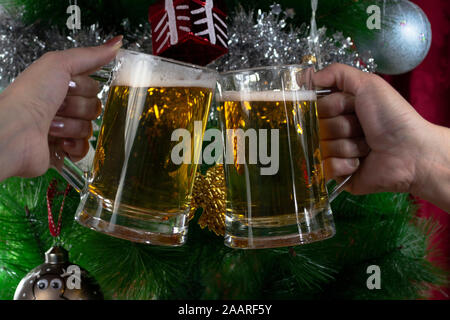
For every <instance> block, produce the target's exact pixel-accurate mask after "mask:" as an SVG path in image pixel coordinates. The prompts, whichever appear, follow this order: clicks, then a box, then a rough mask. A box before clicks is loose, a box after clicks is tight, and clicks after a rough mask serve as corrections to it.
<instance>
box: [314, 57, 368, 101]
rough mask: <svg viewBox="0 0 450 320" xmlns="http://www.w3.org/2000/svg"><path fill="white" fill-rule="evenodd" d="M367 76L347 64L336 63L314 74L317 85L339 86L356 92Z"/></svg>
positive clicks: (350, 91)
mask: <svg viewBox="0 0 450 320" xmlns="http://www.w3.org/2000/svg"><path fill="white" fill-rule="evenodd" d="M366 76H367V74H366V73H364V72H363V71H361V70H359V69H356V68H354V67H350V66H348V65H345V64H340V63H335V64H332V65H330V66H328V67H326V68H325V69H323V70H320V71H319V72H316V73H315V74H314V75H313V83H314V85H315V86H316V87H325V88H330V87H337V88H338V89H339V90H341V91H344V92H346V93H350V94H356V93H357V92H358V88H359V86H360V84H361V82H362V81H363V80H364V79H365V77H366Z"/></svg>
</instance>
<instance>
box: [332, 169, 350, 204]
mask: <svg viewBox="0 0 450 320" xmlns="http://www.w3.org/2000/svg"><path fill="white" fill-rule="evenodd" d="M351 177H352V176H351V175H349V176H348V177H347V178H345V179H344V181H342V182H341V183H339V184H338V185H336V187H335V188H334V189H333V191H331V192H330V194H329V195H328V200H329V201H330V202H332V201H333V200H334V199H336V198H337V196H338V195H339V194H340V193H341V192H342V191H344V187H345V185H346V184H347V182H348V181H349V180H350V178H351Z"/></svg>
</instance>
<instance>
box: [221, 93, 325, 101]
mask: <svg viewBox="0 0 450 320" xmlns="http://www.w3.org/2000/svg"><path fill="white" fill-rule="evenodd" d="M220 100H221V101H314V100H317V95H316V92H315V91H314V90H296V91H253V92H245V91H224V92H222V95H221V98H220Z"/></svg>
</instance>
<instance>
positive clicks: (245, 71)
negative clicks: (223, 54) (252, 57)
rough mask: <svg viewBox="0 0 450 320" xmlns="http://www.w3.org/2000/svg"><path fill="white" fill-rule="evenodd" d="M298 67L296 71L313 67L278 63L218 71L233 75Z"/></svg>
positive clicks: (222, 74) (303, 64) (305, 64)
mask: <svg viewBox="0 0 450 320" xmlns="http://www.w3.org/2000/svg"><path fill="white" fill-rule="evenodd" d="M293 68H298V71H299V72H300V71H302V70H306V69H309V68H313V69H314V65H311V64H307V63H301V64H297V63H294V64H280V65H271V66H259V67H252V68H244V69H238V70H229V71H224V72H220V75H221V76H228V75H235V74H240V73H255V72H258V71H265V70H283V69H293Z"/></svg>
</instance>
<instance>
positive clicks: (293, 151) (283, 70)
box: [216, 65, 348, 249]
mask: <svg viewBox="0 0 450 320" xmlns="http://www.w3.org/2000/svg"><path fill="white" fill-rule="evenodd" d="M313 72H314V70H313V67H311V66H307V65H288V66H279V67H261V68H253V69H246V70H238V71H231V72H225V73H222V74H221V75H220V77H219V79H218V87H217V93H216V97H217V105H218V113H219V116H220V124H221V131H222V134H223V140H224V143H225V148H224V150H225V152H224V157H223V163H224V169H225V181H226V189H227V191H226V194H227V202H226V203H227V209H226V217H225V224H226V227H225V230H226V231H225V245H227V246H229V247H232V248H251V249H257V248H273V247H282V246H294V245H299V244H304V243H310V242H313V241H318V240H324V239H327V238H330V237H332V236H333V235H334V234H335V228H334V223H333V217H332V212H331V208H330V205H329V202H330V198H334V197H335V196H336V195H337V194H338V193H339V192H340V191H341V190H342V187H343V183H342V184H341V185H339V186H338V187H337V188H336V189H335V191H334V192H333V193H332V194H330V196H329V195H328V192H327V188H326V184H325V178H324V172H323V167H322V159H321V151H320V144H319V124H318V116H317V95H316V91H315V90H314V88H313V85H312V75H313ZM347 180H348V179H346V180H345V182H346V181H347Z"/></svg>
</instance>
